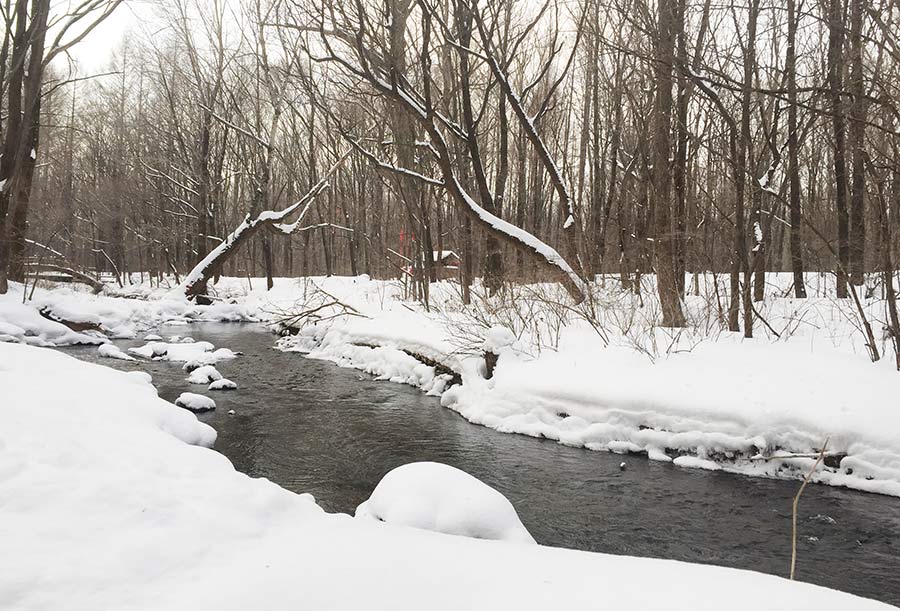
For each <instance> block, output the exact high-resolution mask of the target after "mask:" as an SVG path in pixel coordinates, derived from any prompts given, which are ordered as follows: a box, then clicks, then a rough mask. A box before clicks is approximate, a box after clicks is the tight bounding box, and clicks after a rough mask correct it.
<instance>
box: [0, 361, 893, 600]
mask: <svg viewBox="0 0 900 611" xmlns="http://www.w3.org/2000/svg"><path fill="white" fill-rule="evenodd" d="M148 378H149V376H147V375H146V374H141V373H123V372H118V371H114V370H112V369H108V368H106V367H101V366H98V365H93V364H88V363H83V362H81V361H78V360H76V359H74V358H71V357H69V356H66V355H63V354H60V353H58V352H55V351H51V350H48V349H44V348H36V347H31V346H27V345H17V344H13V343H0V389H2V394H0V456H2V460H0V541H2V542H3V553H2V554H0V601H2V606H3V608H4V609H15V610H17V611H18V610H23V611H24V610H39V609H40V610H45V609H46V610H50V609H53V610H55V609H73V610H87V609H90V610H92V611H94V610H106V609H110V610H112V609H115V610H122V609H129V610H139V609H154V610H158V609H167V610H178V609H185V610H191V611H195V610H196V609H218V610H229V609H247V608H266V609H273V610H280V609H300V608H303V609H391V610H397V609H409V610H416V611H418V610H420V609H434V610H441V609H447V610H453V611H458V610H459V609H517V610H527V609H541V610H545V609H547V608H581V609H593V608H599V607H603V608H610V609H644V610H648V611H653V610H660V611H662V610H666V611H668V610H670V609H673V608H674V609H687V608H690V609H695V610H704V609H709V610H713V609H715V610H717V611H718V610H719V609H722V608H728V609H730V610H732V611H743V610H747V611H751V610H753V611H755V610H756V609H759V607H760V606H761V605H762V606H765V607H767V608H776V609H785V610H790V611H796V610H799V609H811V610H812V609H831V608H841V609H852V610H854V611H857V610H859V611H863V610H868V609H872V610H874V609H887V608H891V607H889V606H887V605H884V604H881V603H877V602H874V601H870V600H866V599H862V598H858V597H854V596H851V595H848V594H843V593H840V592H836V591H832V590H827V589H824V588H820V587H817V586H812V585H808V584H802V583H798V582H790V581H787V580H785V579H781V578H778V577H772V576H767V575H763V574H759V573H753V572H748V571H738V570H733V569H724V568H718V567H712V566H701V565H692V564H686V563H680V562H675V561H667V560H653V559H642V558H631V557H622V556H610V555H603V554H592V553H586V552H577V551H569V550H562V549H553V548H546V547H542V546H535V545H528V544H520V543H510V542H506V541H487V540H479V539H472V538H468V537H460V536H452V535H444V534H439V533H434V532H428V531H425V530H420V529H415V528H407V527H402V526H395V525H389V524H381V523H377V522H374V521H368V520H354V519H352V518H350V517H349V516H346V515H340V514H337V515H329V514H326V513H324V512H323V511H322V510H321V509H320V508H319V507H318V506H317V505H316V504H315V502H314V500H313V499H312V498H311V497H310V496H309V495H296V494H293V493H291V492H288V491H286V490H284V489H282V488H280V487H278V486H276V485H275V484H273V483H271V482H269V481H267V480H264V479H253V478H250V477H248V476H246V475H243V474H241V473H238V472H236V471H235V470H234V468H233V467H232V465H231V464H230V463H229V461H228V460H227V459H226V458H225V457H224V456H222V455H220V454H218V453H217V452H215V451H213V450H210V449H207V448H206V447H203V446H208V445H209V444H211V443H212V442H213V441H214V439H215V433H214V432H213V431H212V429H210V427H208V426H207V425H205V424H202V423H200V422H199V421H197V419H196V417H195V416H194V415H193V414H191V413H189V412H187V411H185V410H182V409H179V408H177V407H175V406H174V405H172V404H170V403H168V402H166V401H163V400H162V399H160V398H158V396H157V394H156V391H155V389H154V388H153V386H152V385H151V383H150V381H149V379H148ZM48 381H50V382H52V383H48Z"/></svg>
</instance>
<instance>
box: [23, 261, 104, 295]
mask: <svg viewBox="0 0 900 611" xmlns="http://www.w3.org/2000/svg"><path fill="white" fill-rule="evenodd" d="M25 267H26V268H27V269H28V271H29V272H31V273H34V274H37V273H39V272H54V273H57V274H66V275H68V276H71V277H72V279H73V280H75V281H77V282H82V283H84V284H86V285H88V286H89V287H91V290H92V291H94V294H97V293H100V292H101V291H103V283H102V282H100V281H99V280H97V279H96V278H92V277H90V276H88V275H87V274H83V273H81V272H79V271H77V270H74V269H72V268H71V267H65V266H63V265H55V264H53V263H27V264H26V266H25Z"/></svg>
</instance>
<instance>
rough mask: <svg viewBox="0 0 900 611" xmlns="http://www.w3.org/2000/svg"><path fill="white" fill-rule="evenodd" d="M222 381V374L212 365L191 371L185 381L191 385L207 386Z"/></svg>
mask: <svg viewBox="0 0 900 611" xmlns="http://www.w3.org/2000/svg"><path fill="white" fill-rule="evenodd" d="M221 379H222V374H221V373H219V370H218V369H216V368H215V367H213V366H212V365H203V366H202V367H197V368H196V369H194V370H193V371H191V375H189V376H188V378H187V381H188V382H190V383H191V384H209V383H210V382H215V381H217V380H221Z"/></svg>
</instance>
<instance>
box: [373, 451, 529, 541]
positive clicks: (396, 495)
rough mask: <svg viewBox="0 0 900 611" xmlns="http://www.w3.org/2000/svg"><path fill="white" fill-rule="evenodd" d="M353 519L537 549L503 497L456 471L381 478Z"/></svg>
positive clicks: (419, 468)
mask: <svg viewBox="0 0 900 611" xmlns="http://www.w3.org/2000/svg"><path fill="white" fill-rule="evenodd" d="M356 517H357V518H361V519H374V520H380V521H382V522H387V523H388V524H398V525H401V526H411V527H413V528H420V529H423V530H432V531H436V532H440V533H445V534H448V535H462V536H464V537H474V538H476V539H497V540H503V541H518V542H522V543H535V541H534V538H533V537H532V536H531V534H529V532H528V530H526V529H525V526H523V525H522V522H521V521H520V520H519V516H518V514H516V510H515V508H513V506H512V503H510V502H509V501H508V500H507V498H506V497H505V496H503V495H502V494H500V493H499V492H497V491H496V490H494V489H493V488H491V487H490V486H488V485H487V484H485V483H484V482H482V481H481V480H479V479H478V478H476V477H473V476H471V475H469V474H468V473H466V472H465V471H461V470H459V469H457V468H456V467H451V466H449V465H444V464H441V463H434V462H415V463H409V464H407V465H402V466H400V467H397V468H396V469H394V470H393V471H390V472H389V473H388V474H387V475H385V476H384V477H383V478H382V479H381V481H380V482H379V483H378V485H377V486H376V487H375V490H374V491H373V492H372V496H371V497H369V500H367V501H365V502H364V503H362V504H361V505H360V506H359V507H357V508H356Z"/></svg>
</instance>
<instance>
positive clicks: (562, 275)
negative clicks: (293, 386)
mask: <svg viewBox="0 0 900 611" xmlns="http://www.w3.org/2000/svg"><path fill="white" fill-rule="evenodd" d="M117 3H118V2H117V1H116V0H108V1H104V2H101V1H100V0H97V1H95V2H89V3H85V4H84V5H81V6H80V7H79V8H78V10H77V11H74V12H72V13H71V14H68V15H65V16H58V15H53V14H52V13H53V9H52V7H50V6H49V5H48V4H46V3H44V2H43V1H42V0H32V1H31V2H29V1H27V0H22V1H21V2H20V1H16V2H11V3H10V4H9V6H8V7H7V9H6V13H5V15H6V25H7V27H6V33H5V38H4V43H3V47H2V50H0V51H2V61H0V66H2V70H3V73H2V74H0V79H2V82H3V92H4V98H3V110H4V113H3V125H2V130H3V132H2V135H3V147H4V149H3V150H4V153H3V159H2V164H0V178H2V181H3V182H2V184H3V189H2V196H0V220H2V228H3V232H2V240H0V290H5V278H6V277H7V276H8V277H9V278H12V279H14V280H17V281H21V280H23V279H24V278H25V275H26V270H27V269H29V268H30V267H34V265H36V263H37V262H38V257H39V256H41V255H43V256H45V257H46V256H47V252H48V251H47V250H46V249H51V250H52V251H53V252H54V253H56V254H54V255H52V256H51V257H50V258H51V259H53V260H52V261H51V260H46V261H41V263H43V264H53V265H58V266H64V267H67V268H71V269H72V270H73V271H78V272H80V273H86V274H89V275H92V276H96V275H98V274H100V273H112V274H114V275H115V276H116V277H117V278H118V279H119V282H122V283H127V282H130V281H136V279H138V278H139V279H144V278H145V277H147V276H149V277H150V278H151V279H152V280H151V281H153V282H159V281H162V280H163V276H164V275H167V274H168V275H171V274H174V275H175V276H176V277H177V279H178V281H180V279H181V277H182V276H184V275H185V274H187V273H188V272H189V271H190V270H191V269H193V268H194V267H195V265H196V264H197V263H198V262H200V261H203V260H204V258H207V256H208V255H209V253H211V252H213V251H214V250H215V249H217V248H219V249H221V248H220V247H221V244H222V243H223V242H222V241H223V240H227V239H228V238H226V236H229V235H231V234H232V232H233V231H234V230H235V228H237V227H238V226H239V225H240V224H241V222H242V221H243V219H244V218H245V217H247V216H248V215H250V216H251V217H256V216H258V215H259V214H260V213H263V212H264V211H268V210H281V209H284V208H285V206H286V205H287V204H289V203H290V202H294V201H296V200H298V199H299V198H300V196H301V194H303V193H307V192H309V191H310V190H312V189H313V187H314V186H315V185H317V184H319V183H320V180H321V178H322V172H323V168H328V167H331V166H332V164H333V163H334V161H335V160H336V159H337V158H338V157H340V156H341V155H342V153H343V152H344V151H345V150H350V156H349V157H348V159H347V161H346V162H345V163H343V164H342V165H341V166H340V167H339V168H337V169H336V170H335V171H334V174H333V176H331V180H329V184H328V186H327V188H323V189H322V190H321V192H320V193H319V194H318V196H317V197H316V198H315V199H314V201H312V202H311V204H310V206H309V208H308V210H307V211H306V219H307V221H308V223H307V225H306V226H305V227H304V231H301V232H289V233H286V232H283V231H279V230H278V229H277V228H276V227H275V226H274V224H267V225H268V226H267V227H266V228H263V230H262V231H261V232H258V234H257V235H256V237H255V238H254V239H253V240H248V241H246V242H245V243H241V244H240V245H239V246H238V247H236V248H235V250H236V252H234V253H232V254H231V255H230V257H229V260H228V261H227V262H222V265H221V267H220V268H219V269H218V270H217V274H216V275H218V273H221V274H226V275H233V276H239V277H241V276H251V277H252V276H260V275H264V276H266V277H268V278H269V279H270V282H271V278H272V277H273V276H299V275H313V274H322V275H332V274H353V275H356V274H362V273H365V274H369V275H370V276H372V277H375V278H392V277H400V278H405V280H406V281H407V282H408V284H409V286H410V290H411V291H412V294H413V295H415V296H417V297H418V298H419V299H421V300H422V301H424V302H425V303H427V302H428V292H429V283H430V282H431V281H434V280H436V279H437V270H436V266H435V263H434V261H435V259H434V255H433V253H435V252H443V251H445V250H451V249H452V250H454V251H455V252H456V253H459V255H460V257H461V264H460V266H459V274H458V281H459V282H460V287H461V291H462V295H463V299H464V300H468V299H469V287H471V286H473V284H474V283H476V282H481V283H483V286H484V287H485V288H486V289H487V290H489V291H490V292H492V293H494V292H497V291H502V290H504V286H508V285H509V284H510V283H522V282H534V281H559V282H562V283H563V285H564V286H565V287H566V289H567V290H568V292H569V294H570V296H571V298H572V299H573V301H574V302H578V301H581V300H582V299H584V298H585V296H586V295H587V294H588V293H589V291H590V288H589V281H591V282H592V281H594V279H595V278H597V277H598V276H597V275H598V274H599V275H601V276H599V278H601V279H602V281H603V282H611V281H613V278H614V277H615V278H616V280H615V281H616V282H619V283H621V286H622V288H623V289H624V290H628V291H634V292H640V291H645V290H658V292H659V299H660V304H661V310H662V311H661V318H662V320H661V324H662V325H663V326H668V327H679V326H683V325H685V324H686V318H685V314H684V311H683V299H684V297H685V295H687V294H690V293H694V294H697V293H698V292H699V291H700V288H699V283H698V282H696V277H697V275H700V274H705V273H709V272H714V273H716V274H727V275H728V277H729V279H728V281H727V282H723V283H721V284H722V285H721V287H719V284H720V283H718V282H717V283H716V286H717V288H716V296H715V298H716V299H717V300H718V301H719V302H720V303H721V304H722V305H721V306H720V312H719V314H720V318H721V321H722V324H723V326H726V327H727V328H728V329H730V330H732V331H742V332H743V334H744V335H745V336H746V337H751V336H752V335H753V332H754V326H756V325H759V324H760V321H759V320H758V314H757V313H756V312H755V308H754V305H753V303H754V302H755V301H760V300H763V299H765V298H766V297H767V295H768V294H770V293H771V290H768V292H767V284H766V274H767V273H771V272H781V271H785V272H790V273H791V274H792V277H793V285H792V287H791V288H792V291H791V292H792V294H793V295H794V296H795V297H796V298H799V299H802V298H804V297H806V296H807V294H808V292H807V288H806V286H805V281H804V273H808V272H826V273H830V274H834V275H835V276H836V278H837V289H836V295H835V297H836V298H845V297H848V295H849V293H848V290H847V284H848V283H849V284H852V285H853V286H855V287H860V290H861V291H862V292H863V293H865V294H869V295H871V294H875V293H877V294H879V295H882V296H884V297H885V298H887V296H888V295H893V294H895V292H896V286H895V282H896V274H894V273H893V272H894V270H893V268H892V266H893V265H895V263H894V262H896V261H897V259H898V248H900V247H898V244H897V240H896V238H895V236H896V235H897V232H898V230H900V220H898V219H900V215H898V212H897V209H898V206H900V159H898V155H897V149H898V139H900V135H898V131H897V124H898V108H897V100H898V84H900V73H898V69H900V44H898V37H897V34H896V31H897V28H896V25H897V20H898V18H900V7H898V5H897V2H896V0H827V1H822V2H818V3H815V2H808V1H805V0H790V1H789V2H787V3H786V4H782V3H778V2H771V1H770V0H751V1H750V2H749V3H748V4H747V5H746V6H743V5H741V6H737V5H715V4H713V3H711V2H709V1H708V0H696V1H688V0H659V1H658V2H656V3H650V2H647V1H645V0H622V1H619V0H613V1H609V0H579V2H577V3H565V4H564V3H562V2H559V1H558V0H544V1H543V2H541V3H538V4H530V3H525V2H513V1H506V2H501V3H490V4H487V3H475V2H472V1H471V0H396V1H394V0H391V1H390V2H387V3H384V4H381V3H367V2H365V1H364V0H357V1H355V2H337V1H335V0H330V1H329V2H326V3H325V4H324V5H322V4H320V3H313V2H306V1H305V0H254V2H246V3H239V4H229V3H226V2H223V1H222V0H209V1H208V0H177V1H175V2H172V3H167V4H166V5H164V6H159V7H157V8H155V9H154V13H153V26H154V27H153V28H144V31H143V32H142V33H139V34H136V35H134V36H129V37H128V38H127V40H126V41H124V42H123V43H122V44H121V45H120V46H119V47H118V48H117V50H116V52H115V54H114V58H113V59H112V61H111V62H110V64H109V65H108V66H106V67H105V68H104V69H103V70H102V75H100V76H96V75H88V74H83V73H80V72H77V71H76V69H75V67H73V64H71V63H69V64H68V65H65V62H59V61H54V58H58V57H59V56H60V55H61V54H62V55H65V53H66V51H67V50H68V49H69V48H71V46H72V45H74V44H75V43H77V42H78V39H79V38H80V37H81V36H82V34H83V33H84V32H86V31H89V30H90V29H91V28H92V27H93V26H94V25H95V24H96V23H99V22H100V21H101V20H102V19H103V18H104V17H105V16H107V15H108V14H109V13H110V12H111V11H112V10H114V9H115V7H116V5H117ZM48 19H49V21H48ZM70 22H72V23H70ZM139 29H140V28H139ZM151 31H152V32H153V34H152V35H150V32H151ZM48 32H49V35H48ZM32 151H34V153H32ZM307 221H304V222H307ZM254 233H256V232H254ZM42 247H44V248H42ZM645 277H655V278H656V280H657V281H656V282H655V284H653V285H651V286H647V285H646V284H645V283H644V282H642V278H645ZM692 278H693V280H692ZM479 279H480V280H479ZM867 282H868V285H867V286H866V287H865V288H864V289H863V288H862V287H863V285H865V284H866V283H867ZM204 289H205V287H204ZM211 290H213V292H214V289H211ZM720 290H721V293H720ZM205 292H206V290H204V291H203V293H205ZM192 294H194V293H192ZM889 318H890V317H889V316H886V320H887V319H889Z"/></svg>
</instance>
